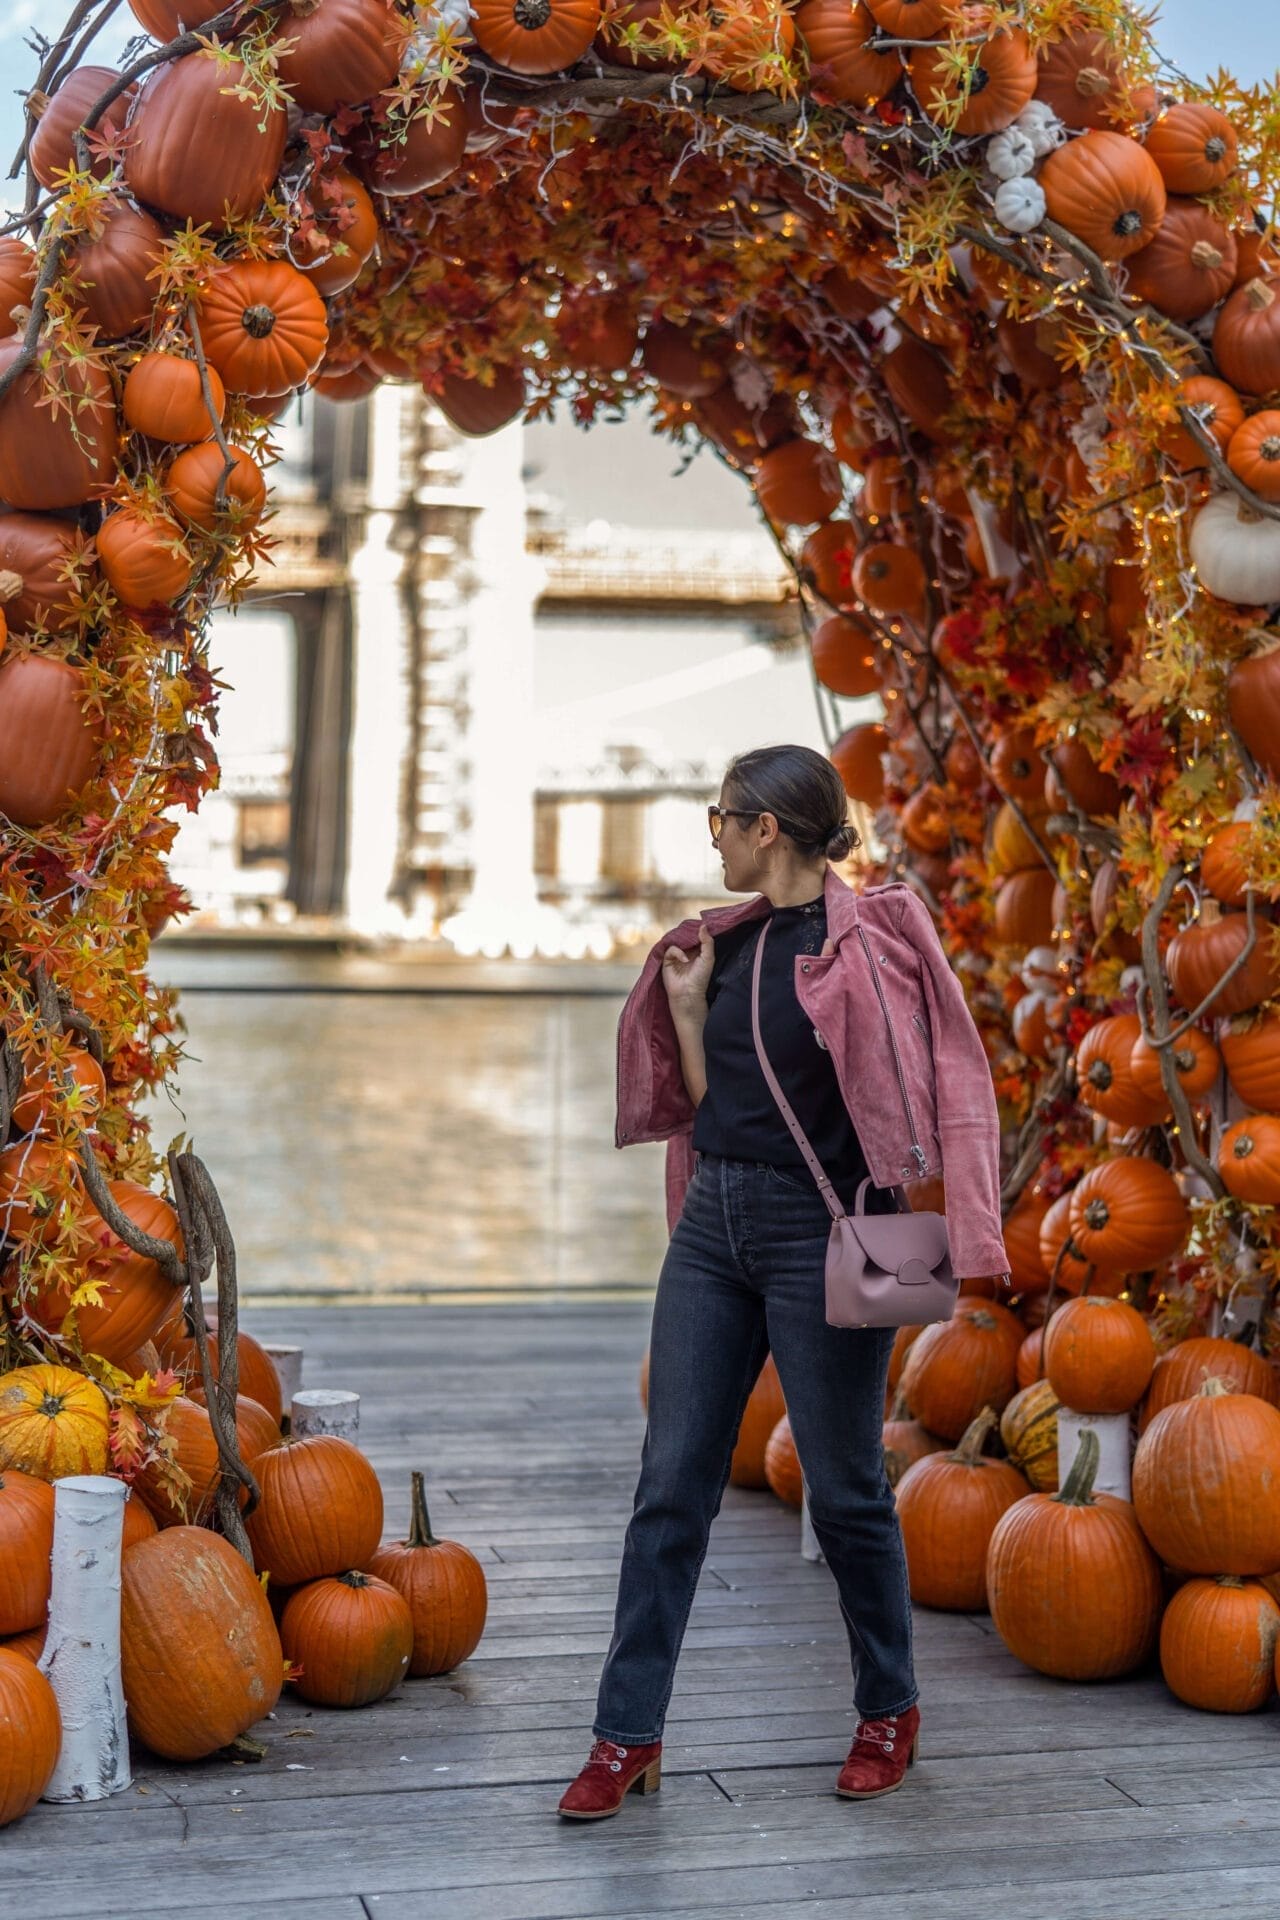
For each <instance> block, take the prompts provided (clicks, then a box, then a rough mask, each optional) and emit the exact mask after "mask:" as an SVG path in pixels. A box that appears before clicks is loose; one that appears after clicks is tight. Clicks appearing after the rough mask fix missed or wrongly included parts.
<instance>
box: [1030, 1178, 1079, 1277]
mask: <svg viewBox="0 0 1280 1920" xmlns="http://www.w3.org/2000/svg"><path fill="white" fill-rule="evenodd" d="M1040 1258H1041V1261H1042V1263H1043V1265H1044V1271H1045V1285H1046V1287H1047V1286H1048V1283H1049V1277H1050V1275H1052V1274H1053V1273H1054V1272H1055V1269H1056V1273H1057V1278H1056V1280H1055V1282H1054V1284H1055V1287H1056V1289H1057V1291H1058V1292H1060V1293H1079V1291H1080V1289H1081V1287H1083V1285H1084V1283H1085V1281H1086V1280H1087V1279H1088V1278H1089V1272H1090V1263H1089V1262H1088V1261H1087V1260H1086V1259H1085V1258H1084V1256H1083V1255H1082V1253H1081V1252H1080V1249H1079V1247H1078V1246H1077V1245H1076V1243H1075V1240H1074V1239H1073V1238H1072V1234H1071V1192H1070V1191H1068V1192H1066V1193H1064V1194H1062V1195H1061V1196H1060V1197H1059V1198H1058V1199H1057V1200H1055V1201H1054V1202H1053V1205H1052V1206H1051V1207H1050V1208H1049V1210H1048V1212H1047V1213H1046V1214H1045V1216H1044V1218H1043V1220H1042V1221H1041V1222H1040Z"/></svg>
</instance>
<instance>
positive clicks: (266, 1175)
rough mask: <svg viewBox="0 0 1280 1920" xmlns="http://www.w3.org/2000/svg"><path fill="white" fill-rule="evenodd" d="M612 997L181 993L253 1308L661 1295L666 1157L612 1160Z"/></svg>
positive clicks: (170, 1122) (185, 1124)
mask: <svg viewBox="0 0 1280 1920" xmlns="http://www.w3.org/2000/svg"><path fill="white" fill-rule="evenodd" d="M621 1004H622V1001H621V999H620V998H619V999H617V1000H615V999H614V998H612V996H609V995H604V996H601V995H575V994H556V995H551V994H548V995H536V996H530V995H526V994H483V995H466V994H453V993H441V992H432V993H427V994H423V995H414V996H382V995H376V994H367V993H365V994H334V993H323V992H299V993H262V992H236V993H220V992H187V993H185V994H184V996H183V999H182V1002H181V1006H182V1011H183V1014H184V1016H185V1019H186V1022H187V1026H188V1040H187V1051H188V1056H189V1057H188V1059H187V1061H186V1062H185V1063H184V1065H183V1067H182V1070H181V1074H180V1078H179V1085H178V1088H177V1091H176V1099H174V1098H164V1099H162V1100H160V1101H157V1102H154V1103H153V1106H152V1115H153V1121H154V1126H155V1138H156V1142H157V1145H158V1146H159V1147H160V1148H163V1147H164V1146H165V1145H166V1144H167V1142H168V1141H169V1140H170V1139H171V1138H172V1137H173V1136H174V1135H175V1134H176V1133H178V1132H180V1131H184V1130H185V1131H186V1132H187V1133H188V1134H189V1135H190V1136H191V1144H192V1145H193V1147H194V1149H195V1151H196V1152H197V1153H199V1154H200V1156H201V1157H202V1158H203V1159H204V1160H205V1161H206V1163H207V1164H208V1166H209V1168H210V1171H211V1172H212V1174H213V1177H214V1179H215V1180H216V1181H217V1184H218V1189H219V1192H220V1193H221V1195H222V1198H223V1203H224V1205H225V1206H226V1209H227V1213H228V1217H229V1219H230V1221H231V1226H232V1231H233V1233H234V1235H235V1239H236V1247H237V1253H238V1256H239V1267H240V1284H241V1292H242V1296H243V1298H245V1299H246V1300H249V1301H259V1302H261V1301H263V1300H267V1299H272V1298H288V1297H294V1298H297V1297H299V1296H312V1297H315V1296H320V1297H325V1298H341V1297H343V1296H346V1297H348V1298H349V1297H352V1296H358V1297H378V1298H383V1299H415V1300H417V1299H422V1298H424V1297H428V1296H429V1297H434V1298H440V1297H444V1298H448V1299H463V1298H466V1297H468V1296H472V1295H477V1294H478V1295H481V1296H483V1297H490V1298H491V1297H494V1296H496V1295H498V1294H505V1293H511V1292H516V1293H523V1292H528V1291H535V1292H540V1291H560V1292H571V1293H575V1294H582V1293H584V1292H586V1291H589V1290H596V1289H608V1290H616V1289H627V1290H637V1289H638V1290H644V1291H651V1290H652V1288H653V1287H654V1285H655V1283H656V1281H657V1276H658V1270H659V1267H660V1266H661V1263H662V1256H663V1253H664V1252H665V1249H666V1243H667V1232H666V1216H665V1210H664V1203H663V1154H664V1149H663V1147H662V1146H660V1145H647V1146H640V1147H629V1148H627V1149H626V1150H625V1151H623V1152H619V1151H618V1150H617V1149H616V1148H615V1147H614V1145H613V1126H614V1047H615V1034H616V1028H617V1019H618V1013H619V1011H620V1008H621Z"/></svg>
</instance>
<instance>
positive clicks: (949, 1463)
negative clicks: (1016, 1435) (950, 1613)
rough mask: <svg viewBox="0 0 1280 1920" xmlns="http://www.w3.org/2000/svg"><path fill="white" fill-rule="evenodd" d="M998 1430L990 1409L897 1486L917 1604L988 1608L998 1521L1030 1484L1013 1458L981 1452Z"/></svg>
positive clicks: (920, 1462) (909, 1471)
mask: <svg viewBox="0 0 1280 1920" xmlns="http://www.w3.org/2000/svg"><path fill="white" fill-rule="evenodd" d="M995 1424H996V1417H995V1414H994V1413H993V1412H992V1410H991V1409H990V1408H989V1407H988V1408H986V1409H985V1410H984V1412H982V1413H981V1414H979V1416H978V1418H977V1419H976V1420H974V1421H973V1422H972V1423H971V1425H970V1426H969V1428H968V1430H967V1432H966V1433H965V1435H964V1437H963V1439H962V1440H961V1442H960V1444H959V1446H958V1447H956V1448H955V1449H954V1451H952V1452H949V1453H930V1454H928V1455H926V1457H925V1458H924V1459H923V1460H917V1461H916V1463H915V1465H914V1466H912V1467H909V1468H908V1469H907V1471H906V1473H905V1474H903V1476H902V1478H901V1480H900V1481H899V1482H898V1488H897V1507H898V1522H899V1525H900V1526H901V1528H902V1540H903V1545H904V1546H905V1548H906V1553H907V1574H908V1578H909V1580H910V1585H911V1598H912V1599H913V1600H914V1601H915V1603H916V1605H917V1606H921V1607H942V1608H948V1609H951V1610H958V1611H960V1612H964V1613H970V1612H973V1611H975V1610H979V1609H982V1608H984V1607H985V1606H986V1604H987V1577H986V1565H987V1548H988V1546H989V1544H990V1541H991V1535H992V1532H993V1531H994V1529H995V1525H996V1522H997V1521H998V1520H999V1518H1000V1516H1001V1515H1002V1514H1003V1513H1007V1511H1008V1510H1009V1508H1010V1507H1011V1506H1012V1505H1013V1503H1014V1501H1015V1500H1021V1499H1022V1498H1023V1497H1024V1496H1025V1494H1026V1493H1027V1483H1026V1481H1025V1480H1024V1479H1023V1477H1022V1475H1021V1474H1020V1473H1019V1472H1018V1469H1017V1468H1016V1467H1015V1466H1011V1465H1010V1463H1009V1462H1008V1461H1007V1460H993V1459H990V1458H988V1457H985V1456H984V1455H983V1452H982V1447H983V1442H984V1441H985V1439H986V1437H987V1435H988V1433H989V1432H990V1431H991V1429H992V1427H994V1426H995Z"/></svg>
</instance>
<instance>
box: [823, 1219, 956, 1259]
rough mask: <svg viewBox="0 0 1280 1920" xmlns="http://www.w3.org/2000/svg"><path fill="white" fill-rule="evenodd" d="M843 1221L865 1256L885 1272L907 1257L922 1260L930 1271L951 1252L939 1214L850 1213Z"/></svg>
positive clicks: (944, 1222) (942, 1220)
mask: <svg viewBox="0 0 1280 1920" xmlns="http://www.w3.org/2000/svg"><path fill="white" fill-rule="evenodd" d="M845 1220H846V1222H847V1224H848V1226H849V1227H850V1229H851V1230H852V1232H853V1234H854V1236H855V1238H856V1239H857V1241H858V1244H859V1245H860V1246H861V1248H862V1251H863V1252H864V1253H865V1254H866V1256H867V1259H868V1260H870V1261H871V1262H872V1264H873V1265H874V1266H877V1267H883V1268H884V1269H885V1271H886V1272H888V1273H896V1272H897V1271H898V1268H899V1267H900V1266H902V1264H903V1262H904V1261H906V1260H921V1261H923V1263H924V1265H925V1266H926V1267H928V1268H930V1270H932V1269H933V1268H934V1267H937V1266H940V1265H941V1264H942V1262H943V1261H944V1260H945V1259H946V1258H947V1257H948V1254H949V1251H950V1248H949V1246H948V1242H947V1223H946V1221H945V1219H944V1218H943V1216H942V1215H941V1214H940V1213H858V1214H853V1213H850V1214H846V1215H845Z"/></svg>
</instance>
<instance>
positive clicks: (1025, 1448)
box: [1000, 1380, 1059, 1493]
mask: <svg viewBox="0 0 1280 1920" xmlns="http://www.w3.org/2000/svg"><path fill="white" fill-rule="evenodd" d="M1058 1404H1059V1403H1058V1396H1057V1394H1056V1393H1055V1392H1054V1390H1053V1388H1052V1387H1051V1386H1050V1385H1049V1382H1048V1381H1047V1380H1033V1381H1032V1383H1031V1385H1030V1386H1029V1387H1024V1388H1023V1389H1022V1391H1021V1393H1015V1394H1014V1396H1013V1398H1012V1400H1011V1401H1010V1402H1009V1404H1008V1406H1007V1407H1006V1408H1005V1410H1004V1412H1003V1413H1002V1414H1001V1416H1000V1438H1001V1439H1002V1440H1003V1441H1004V1444H1005V1449H1006V1451H1007V1453H1008V1455H1009V1458H1010V1459H1011V1460H1012V1462H1013V1464H1014V1466H1015V1467H1017V1468H1019V1469H1020V1471H1021V1472H1022V1473H1024V1474H1025V1475H1026V1477H1027V1479H1028V1480H1029V1481H1030V1483H1031V1485H1032V1486H1033V1487H1034V1488H1035V1490H1036V1492H1037V1493H1053V1492H1055V1491H1056V1490H1057V1485H1058Z"/></svg>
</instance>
